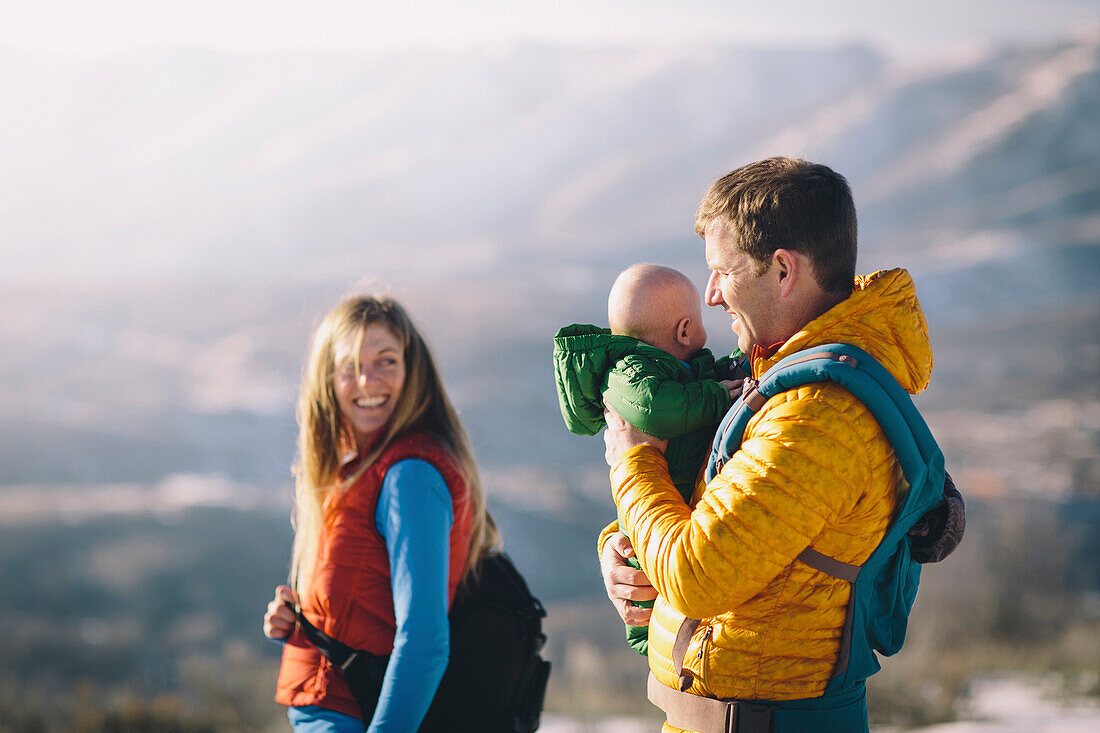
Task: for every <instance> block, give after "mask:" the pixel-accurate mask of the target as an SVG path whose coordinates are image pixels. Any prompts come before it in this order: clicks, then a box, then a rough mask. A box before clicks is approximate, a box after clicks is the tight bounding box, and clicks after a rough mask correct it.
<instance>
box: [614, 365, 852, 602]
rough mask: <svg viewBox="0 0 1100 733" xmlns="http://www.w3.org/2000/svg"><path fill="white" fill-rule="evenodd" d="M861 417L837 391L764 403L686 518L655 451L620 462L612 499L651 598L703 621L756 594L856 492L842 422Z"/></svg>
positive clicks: (641, 450) (822, 387)
mask: <svg viewBox="0 0 1100 733" xmlns="http://www.w3.org/2000/svg"><path fill="white" fill-rule="evenodd" d="M867 416H869V412H867V410H866V408H864V407H863V405H862V404H861V403H859V402H858V400H856V399H855V398H854V397H852V396H851V395H850V393H848V392H847V391H846V390H844V389H843V388H842V387H839V386H837V385H831V384H815V385H807V386H805V387H800V388H798V389H796V390H791V391H788V392H786V393H783V394H782V395H779V396H777V397H775V398H773V399H772V400H771V401H769V403H768V404H767V405H765V407H764V409H762V410H761V412H760V413H759V414H757V415H756V417H754V418H753V419H752V420H751V421H750V423H749V426H748V428H747V429H746V432H745V440H744V441H743V443H742V445H741V449H740V450H738V451H737V453H735V454H734V456H733V457H732V458H731V459H730V460H729V461H728V462H727V463H726V465H724V466H723V467H722V471H721V473H720V474H719V475H717V476H715V477H714V479H712V480H711V481H710V482H709V483H708V484H707V485H706V487H705V488H704V489H703V491H702V493H701V494H700V495H699V497H698V500H697V502H696V503H695V505H694V506H692V507H689V506H688V505H686V504H684V502H683V500H682V499H681V498H680V496H679V494H678V493H677V491H676V488H675V487H674V486H673V484H672V481H671V480H670V478H669V475H668V465H667V463H666V462H665V459H664V456H663V455H662V454H661V452H660V451H659V450H657V449H656V448H654V447H652V446H648V445H642V446H637V447H635V448H632V449H631V450H629V451H626V452H625V453H624V454H623V455H622V456H621V457H620V459H619V460H618V461H617V462H616V464H615V466H614V467H613V468H612V471H611V485H612V492H613V494H614V497H615V502H616V504H617V505H618V508H619V517H620V518H621V519H622V520H623V522H624V524H625V531H626V532H627V534H629V535H630V537H631V538H632V540H633V543H634V549H635V552H637V554H638V557H639V560H640V562H641V564H642V568H643V569H644V570H645V572H646V574H647V575H648V576H649V579H650V581H651V582H652V583H653V586H654V587H655V588H656V589H657V592H658V593H660V594H661V596H662V597H663V598H664V599H665V600H666V601H667V602H668V603H669V605H671V606H672V607H673V608H674V609H676V610H677V611H679V612H680V613H682V614H684V615H686V616H690V617H693V618H709V617H712V616H715V615H717V614H719V613H723V612H726V611H731V610H733V609H735V608H737V607H738V606H739V605H741V604H742V603H744V602H745V601H747V600H748V599H750V598H752V597H753V596H755V595H756V594H758V593H759V592H760V591H762V590H763V589H764V588H765V586H766V585H767V584H768V583H769V582H771V581H772V580H773V579H774V578H775V577H776V576H777V575H779V574H780V573H781V572H783V570H784V568H786V567H787V566H789V565H790V564H791V563H792V562H793V561H794V559H795V558H796V557H797V556H798V554H799V553H800V552H802V550H804V549H805V548H806V547H808V546H810V544H811V543H812V542H813V540H814V538H816V537H817V536H818V535H819V534H821V532H822V530H823V529H824V528H825V527H826V526H827V525H828V524H830V523H831V522H833V521H834V520H835V519H836V517H837V516H838V515H840V514H841V513H843V512H846V511H849V510H851V508H852V506H854V504H855V502H856V501H857V500H858V497H859V496H860V495H861V494H862V493H863V489H864V487H866V485H867V483H868V481H869V479H870V475H871V466H870V464H869V460H868V458H867V454H866V447H865V445H863V444H862V443H861V437H860V433H861V432H862V431H860V430H855V429H854V425H853V424H852V421H855V420H861V419H866V417H867ZM872 419H873V418H872Z"/></svg>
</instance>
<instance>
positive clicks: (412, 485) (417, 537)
mask: <svg viewBox="0 0 1100 733" xmlns="http://www.w3.org/2000/svg"><path fill="white" fill-rule="evenodd" d="M453 522H454V513H453V510H452V508H451V492H450V491H449V490H448V489H447V484H446V482H444V480H443V477H442V476H441V475H440V474H439V472H438V471H437V470H436V469H435V468H434V467H433V466H432V465H431V464H429V463H427V462H425V461H421V460H405V461H400V462H398V463H395V464H394V465H393V466H391V467H390V469H389V471H387V472H386V476H385V478H384V479H383V481H382V491H381V494H380V495H379V498H378V508H377V509H376V511H375V515H374V524H375V526H376V527H377V528H378V531H379V532H380V533H381V534H382V536H383V537H384V538H385V540H386V549H387V550H388V552H389V555H390V579H391V584H392V587H393V610H394V616H395V618H396V620H397V634H396V636H395V637H394V640H393V653H392V654H391V656H390V661H389V664H388V665H387V666H386V675H385V677H384V678H383V681H382V693H381V695H380V696H379V699H378V707H377V709H376V710H375V713H374V718H373V720H372V721H371V725H370V728H369V729H368V733H392V732H394V731H410V730H416V729H417V727H419V725H420V721H421V720H422V719H423V717H424V714H425V713H426V712H427V711H428V706H429V705H431V702H432V698H433V697H434V696H435V691H436V688H437V687H438V686H439V680H440V679H441V678H442V677H443V671H444V670H445V669H446V667H447V657H448V655H449V653H450V625H449V623H448V620H447V600H448V599H447V579H448V571H449V566H450V550H449V548H450V533H451V525H452V524H453Z"/></svg>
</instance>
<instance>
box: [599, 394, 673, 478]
mask: <svg viewBox="0 0 1100 733" xmlns="http://www.w3.org/2000/svg"><path fill="white" fill-rule="evenodd" d="M603 417H604V420H606V421H607V430H605V431H604V434H603V444H604V454H603V457H604V460H606V461H607V465H608V466H614V465H615V462H616V461H618V460H619V456H621V455H622V454H623V453H625V452H626V451H628V450H630V449H631V448H633V447H634V446H637V445H652V446H654V447H655V448H657V449H658V450H659V451H661V452H662V453H664V451H665V446H667V445H668V441H667V440H657V439H656V438H654V437H653V436H652V435H646V434H645V433H643V432H642V431H641V430H638V428H636V427H634V426H633V425H631V424H630V423H628V422H627V421H626V420H623V419H622V417H620V416H619V413H617V412H615V411H614V410H612V409H611V408H610V407H606V408H604V411H603Z"/></svg>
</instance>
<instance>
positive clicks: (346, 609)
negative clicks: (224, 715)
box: [275, 432, 471, 718]
mask: <svg viewBox="0 0 1100 733" xmlns="http://www.w3.org/2000/svg"><path fill="white" fill-rule="evenodd" d="M407 459H418V460H422V461H427V462H428V463H430V464H431V465H432V466H434V467H435V469H436V470H437V471H439V473H440V475H441V476H443V480H444V482H446V484H447V488H448V489H450V492H451V502H452V504H451V506H452V509H453V511H454V522H453V524H452V525H451V536H450V573H449V578H448V584H447V592H448V602H450V601H453V600H454V594H455V589H456V588H457V587H458V582H459V580H461V579H462V568H463V566H464V565H465V564H466V554H467V550H468V545H469V538H470V521H471V506H470V497H469V492H468V490H467V486H466V482H465V480H464V479H463V478H462V474H461V472H460V471H459V468H458V465H457V464H456V463H455V461H454V459H453V458H452V457H451V456H450V454H448V453H447V452H446V451H445V450H444V449H443V447H442V446H441V445H440V444H439V443H438V442H437V441H436V440H435V439H434V438H432V437H431V436H429V435H427V434H425V433H422V432H411V433H407V434H405V435H402V436H399V437H398V438H397V439H395V440H394V441H393V443H392V444H391V445H390V446H389V447H388V448H387V449H386V450H385V452H383V453H382V455H381V456H379V457H378V460H376V461H375V462H374V464H373V465H371V466H370V468H368V469H367V470H366V471H365V472H364V473H363V475H362V476H360V477H359V479H358V480H357V481H356V482H355V483H354V484H352V485H351V486H350V487H349V488H348V489H347V491H346V492H344V493H343V495H342V496H340V497H339V498H338V499H337V500H336V501H335V503H334V505H333V506H332V508H331V509H330V510H329V511H328V513H327V515H326V517H325V526H324V528H323V529H322V531H321V539H320V548H319V551H318V553H317V560H316V564H315V565H314V571H313V582H312V583H311V588H310V589H309V591H308V592H307V593H306V594H305V595H304V596H303V597H302V598H301V605H302V613H304V614H305V616H306V618H307V619H309V621H310V622H311V623H313V624H314V625H315V626H316V627H317V628H319V629H321V630H322V631H324V632H325V633H326V634H328V635H330V636H332V637H333V638H336V639H338V640H340V641H342V642H343V643H345V644H347V645H348V646H350V647H353V648H355V649H363V650H366V651H369V652H373V653H375V654H389V653H390V652H391V651H393V638H394V634H395V633H396V631H397V623H396V621H395V619H394V612H393V594H392V591H391V586H390V566H389V554H388V553H387V552H386V543H385V539H384V538H383V537H382V535H381V534H379V532H378V529H377V528H376V527H375V524H374V514H375V509H376V507H377V505H378V496H379V494H380V493H381V489H382V479H383V478H384V477H385V475H386V471H388V470H389V468H390V466H392V465H394V464H395V463H397V462H399V461H403V460H407ZM354 468H355V464H354V463H353V464H351V465H350V466H349V467H348V468H347V469H346V472H350V471H352V470H354ZM345 475H346V473H345ZM275 700H276V701H277V702H279V703H281V704H283V705H291V706H295V707H299V706H304V705H320V706H321V707H326V708H330V709H332V710H336V711H338V712H341V713H344V714H346V715H352V716H355V717H357V718H358V717H361V715H360V712H359V705H358V704H356V702H355V698H354V697H353V696H352V694H351V690H349V689H348V686H347V683H345V682H344V678H343V677H342V676H341V675H340V673H339V672H338V671H336V670H334V669H333V668H332V665H331V663H330V662H329V661H328V659H326V658H325V657H324V656H322V655H321V653H320V652H318V651H317V650H316V649H315V648H314V647H313V646H312V645H311V644H310V643H309V642H308V641H306V639H305V637H304V636H303V635H302V633H301V630H300V629H298V628H295V630H294V632H293V633H292V634H291V635H290V636H289V637H288V638H287V641H286V644H285V646H284V647H283V660H282V665H281V666H280V667H279V679H278V682H277V684H276V692H275Z"/></svg>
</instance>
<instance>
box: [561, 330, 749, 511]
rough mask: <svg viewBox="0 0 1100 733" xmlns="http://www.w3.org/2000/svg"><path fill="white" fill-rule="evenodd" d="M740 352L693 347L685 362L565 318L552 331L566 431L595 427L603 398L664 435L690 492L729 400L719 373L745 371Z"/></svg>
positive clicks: (728, 375)
mask: <svg viewBox="0 0 1100 733" xmlns="http://www.w3.org/2000/svg"><path fill="white" fill-rule="evenodd" d="M740 357H741V352H739V351H738V352H735V353H734V354H733V355H732V356H728V357H722V358H721V359H719V360H717V361H715V359H714V357H713V356H712V355H711V353H710V351H708V350H707V349H702V350H700V351H699V352H698V353H697V354H695V356H694V357H693V358H692V359H691V362H690V368H689V367H687V366H684V363H683V362H682V361H680V360H679V359H677V358H676V357H675V356H673V355H672V354H670V353H668V352H667V351H664V350H663V349H658V348H657V347H655V346H650V345H649V344H646V343H643V342H642V341H639V340H638V339H636V338H631V337H630V336H616V335H613V334H612V333H611V331H610V330H609V329H606V328H600V327H598V326H586V325H572V326H566V327H565V328H563V329H561V330H560V331H558V333H557V335H556V336H555V337H554V370H555V373H556V376H557V384H558V402H559V404H560V405H561V414H562V417H564V418H565V424H566V426H567V427H568V428H569V430H570V431H572V432H574V433H576V434H578V435H595V434H596V433H598V432H600V431H601V430H603V428H604V427H605V426H606V423H605V421H604V417H603V411H604V405H605V404H606V405H608V406H609V407H611V408H612V409H613V410H615V412H617V413H619V414H620V415H622V417H623V419H624V420H626V421H627V422H628V423H630V424H631V425H633V426H634V427H636V428H638V429H639V430H641V431H642V432H644V433H647V434H649V435H652V436H653V437H655V438H660V439H661V440H668V441H669V443H668V447H667V448H666V450H665V457H666V459H667V460H668V464H669V472H670V474H671V475H672V480H673V483H675V484H676V488H677V489H679V490H680V493H681V495H682V496H683V497H684V501H690V500H691V494H692V492H693V491H694V490H695V479H696V478H697V477H698V474H699V469H700V467H701V466H702V465H703V464H704V462H705V461H706V457H707V455H708V453H709V451H710V446H711V441H712V440H713V439H714V431H715V429H716V427H717V424H718V423H719V422H720V421H721V420H722V417H723V416H724V415H725V414H726V411H727V410H729V408H730V405H732V404H733V402H732V400H730V397H729V392H728V391H727V390H726V388H725V387H723V386H722V385H721V384H719V383H718V380H721V379H738V378H740V377H744V376H747V375H746V373H744V372H743V371H740V364H739V363H738V362H740V361H741V359H740Z"/></svg>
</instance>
